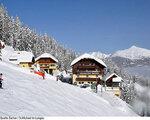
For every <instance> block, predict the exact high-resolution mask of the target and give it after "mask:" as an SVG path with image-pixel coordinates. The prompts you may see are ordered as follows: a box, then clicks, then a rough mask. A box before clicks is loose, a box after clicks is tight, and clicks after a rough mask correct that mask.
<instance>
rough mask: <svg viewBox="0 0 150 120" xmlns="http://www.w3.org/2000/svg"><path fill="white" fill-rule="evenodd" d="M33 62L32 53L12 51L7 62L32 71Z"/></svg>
mask: <svg viewBox="0 0 150 120" xmlns="http://www.w3.org/2000/svg"><path fill="white" fill-rule="evenodd" d="M34 61H35V60H34V55H33V53H32V52H27V51H14V53H13V54H12V55H11V56H10V58H9V62H11V63H13V64H16V65H19V66H20V67H23V68H29V69H32V65H33V64H34Z"/></svg>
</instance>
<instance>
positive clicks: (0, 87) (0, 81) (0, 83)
mask: <svg viewBox="0 0 150 120" xmlns="http://www.w3.org/2000/svg"><path fill="white" fill-rule="evenodd" d="M2 75H3V74H2V73H0V89H3V87H2V81H3V78H2Z"/></svg>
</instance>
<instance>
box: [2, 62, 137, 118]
mask: <svg viewBox="0 0 150 120" xmlns="http://www.w3.org/2000/svg"><path fill="white" fill-rule="evenodd" d="M0 72H2V73H3V78H4V81H3V87H4V89H0V116H8V115H9V116H137V115H136V114H135V113H134V112H133V111H132V110H131V109H130V108H129V107H128V105H127V104H126V103H125V102H123V101H122V100H120V99H119V98H117V97H115V96H113V95H110V94H107V93H103V94H99V93H98V94H96V93H93V92H91V91H89V90H87V89H82V88H79V87H76V86H73V85H69V84H66V83H62V82H60V81H56V79H55V77H52V76H50V75H49V76H48V75H47V76H46V79H45V80H43V79H42V78H41V77H40V76H37V75H34V74H33V73H30V71H29V70H26V69H22V68H19V67H16V66H14V65H12V64H9V63H7V62H0Z"/></svg>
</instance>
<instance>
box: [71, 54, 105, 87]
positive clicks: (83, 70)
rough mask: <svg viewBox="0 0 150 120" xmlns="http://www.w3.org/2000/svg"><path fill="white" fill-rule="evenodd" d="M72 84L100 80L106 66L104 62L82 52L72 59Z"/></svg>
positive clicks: (90, 82)
mask: <svg viewBox="0 0 150 120" xmlns="http://www.w3.org/2000/svg"><path fill="white" fill-rule="evenodd" d="M71 66H72V79H73V84H77V85H81V84H92V83H94V82H95V83H96V82H97V81H99V82H102V81H101V80H102V77H103V75H104V71H105V68H106V65H105V63H104V62H103V61H102V60H100V59H98V58H95V57H94V56H92V55H89V54H83V55H81V56H79V57H78V58H76V59H75V60H73V61H72V63H71Z"/></svg>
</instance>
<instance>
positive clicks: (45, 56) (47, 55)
mask: <svg viewBox="0 0 150 120" xmlns="http://www.w3.org/2000/svg"><path fill="white" fill-rule="evenodd" d="M40 58H51V59H53V60H54V61H55V62H58V60H57V59H56V58H55V57H54V56H52V55H51V54H49V53H44V54H42V55H40V56H39V57H37V58H36V59H35V61H37V60H39V59H40Z"/></svg>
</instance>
